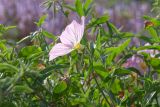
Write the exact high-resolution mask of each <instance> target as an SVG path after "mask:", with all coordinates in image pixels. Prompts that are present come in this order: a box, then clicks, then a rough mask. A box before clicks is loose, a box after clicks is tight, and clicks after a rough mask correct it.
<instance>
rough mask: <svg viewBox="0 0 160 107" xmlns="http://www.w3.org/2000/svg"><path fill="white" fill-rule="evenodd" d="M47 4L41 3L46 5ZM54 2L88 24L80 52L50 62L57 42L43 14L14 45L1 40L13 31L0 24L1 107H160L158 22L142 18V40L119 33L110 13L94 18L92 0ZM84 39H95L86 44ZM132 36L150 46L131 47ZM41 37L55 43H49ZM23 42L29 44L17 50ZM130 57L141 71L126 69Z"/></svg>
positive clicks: (49, 1)
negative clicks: (143, 25)
mask: <svg viewBox="0 0 160 107" xmlns="http://www.w3.org/2000/svg"><path fill="white" fill-rule="evenodd" d="M51 1H52V0H48V1H47V2H45V4H47V6H50V5H52V3H53V1H52V2H51ZM54 2H55V4H58V5H60V7H61V11H62V12H63V13H64V15H65V16H66V17H68V15H69V13H68V14H67V15H66V12H65V11H64V9H65V10H68V11H74V12H75V13H77V15H79V16H80V17H81V16H85V17H86V18H87V19H88V20H89V22H88V23H86V26H85V34H84V36H83V40H82V42H81V44H82V45H83V46H84V48H83V49H82V50H81V52H79V51H76V50H75V51H73V52H71V53H70V54H68V55H65V56H62V57H58V58H56V59H55V60H53V61H49V60H48V53H49V51H50V49H51V48H52V46H53V45H54V43H56V42H57V41H58V39H59V38H58V37H57V36H54V35H53V34H51V33H49V32H47V31H46V30H45V29H43V27H42V25H43V23H45V19H46V17H47V15H44V16H42V17H41V18H40V20H39V21H38V22H36V25H37V26H38V27H39V29H38V30H37V31H35V32H32V33H31V34H30V35H29V36H27V37H25V38H23V39H21V40H20V41H18V42H17V44H14V45H13V44H10V43H9V42H8V41H7V40H5V39H4V38H5V37H4V34H5V32H7V31H8V30H10V29H12V28H14V27H10V26H8V27H5V26H3V25H0V33H1V36H0V84H1V85H0V107H39V106H40V107H126V106H128V107H139V106H140V107H151V106H155V107H158V106H160V79H159V75H160V59H159V56H160V53H159V51H160V48H159V47H160V45H159V41H160V36H159V33H160V30H159V20H158V19H156V18H152V17H149V16H144V19H145V20H147V22H149V24H147V23H146V27H145V28H144V32H145V33H147V35H146V36H144V35H141V34H132V33H130V32H121V31H120V30H119V29H117V28H116V27H115V26H114V25H113V24H112V23H111V22H110V21H109V16H108V15H104V16H100V17H95V15H94V11H93V9H92V5H93V3H94V1H93V0H86V1H84V2H82V1H81V0H75V3H74V6H70V5H68V4H65V2H59V1H58V0H54ZM50 3H51V4H50ZM55 4H54V5H55ZM89 16H92V17H90V18H89ZM88 35H92V37H94V38H96V39H95V40H88V38H87V36H88ZM135 37H136V38H139V39H141V41H142V42H145V43H150V45H149V46H144V45H141V46H139V47H136V46H135V44H131V41H132V39H133V38H135ZM45 38H49V39H52V40H53V41H54V42H53V43H51V44H48V43H47V41H46V39H45ZM25 40H30V41H31V44H30V45H29V46H21V44H22V43H23V42H25ZM146 50H147V51H149V52H152V53H148V52H146ZM134 56H136V57H137V59H136V60H131V61H133V65H134V63H138V65H139V66H140V69H139V68H138V67H135V66H126V65H127V64H128V63H129V64H130V62H128V60H130V58H132V59H133V57H134ZM140 59H141V60H142V62H141V61H138V60H140Z"/></svg>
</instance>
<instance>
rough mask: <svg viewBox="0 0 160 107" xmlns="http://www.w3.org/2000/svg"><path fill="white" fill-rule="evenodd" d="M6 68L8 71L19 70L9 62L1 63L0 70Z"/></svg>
mask: <svg viewBox="0 0 160 107" xmlns="http://www.w3.org/2000/svg"><path fill="white" fill-rule="evenodd" d="M1 70H6V71H8V72H18V68H17V67H15V66H13V65H11V64H7V63H0V71H1Z"/></svg>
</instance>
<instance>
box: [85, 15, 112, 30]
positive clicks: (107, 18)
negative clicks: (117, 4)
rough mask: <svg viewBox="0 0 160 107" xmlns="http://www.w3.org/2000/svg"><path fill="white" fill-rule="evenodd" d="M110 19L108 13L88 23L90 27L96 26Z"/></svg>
mask: <svg viewBox="0 0 160 107" xmlns="http://www.w3.org/2000/svg"><path fill="white" fill-rule="evenodd" d="M108 20H109V16H108V15H104V16H102V17H100V18H97V19H93V20H92V21H91V22H90V23H89V24H88V25H87V28H90V27H95V26H97V25H99V24H103V23H106V22H107V21H108Z"/></svg>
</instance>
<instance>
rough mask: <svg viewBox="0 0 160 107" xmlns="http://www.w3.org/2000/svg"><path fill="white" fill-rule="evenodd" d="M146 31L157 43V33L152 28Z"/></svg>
mask: <svg viewBox="0 0 160 107" xmlns="http://www.w3.org/2000/svg"><path fill="white" fill-rule="evenodd" d="M147 30H148V31H149V33H150V35H151V36H152V37H153V39H154V40H156V41H157V42H159V41H160V39H159V37H158V34H157V31H156V30H155V29H154V28H153V27H148V28H147Z"/></svg>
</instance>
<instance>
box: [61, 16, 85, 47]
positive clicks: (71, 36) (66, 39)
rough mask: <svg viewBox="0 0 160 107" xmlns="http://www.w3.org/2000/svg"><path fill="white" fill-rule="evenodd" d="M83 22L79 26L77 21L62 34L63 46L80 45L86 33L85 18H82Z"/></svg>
mask: <svg viewBox="0 0 160 107" xmlns="http://www.w3.org/2000/svg"><path fill="white" fill-rule="evenodd" d="M81 20H82V22H81V24H79V23H78V22H76V21H75V20H74V21H72V23H71V24H69V25H68V26H67V27H66V29H65V30H64V31H63V32H62V34H61V36H60V40H61V42H62V43H63V44H67V45H70V46H74V45H75V44H77V43H79V42H80V41H81V39H82V37H83V33H84V21H85V17H84V16H83V17H82V18H81Z"/></svg>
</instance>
